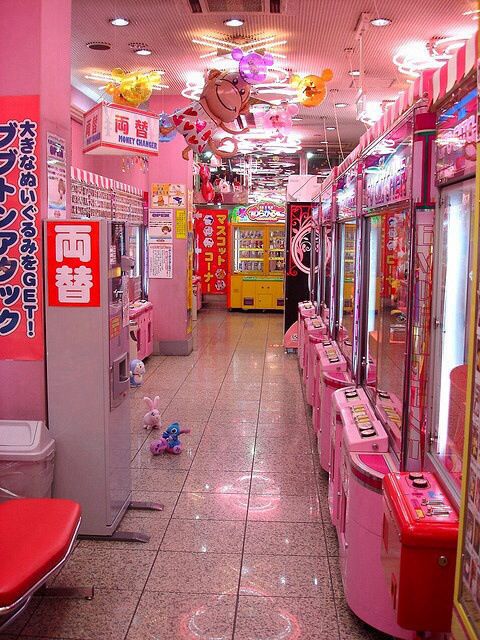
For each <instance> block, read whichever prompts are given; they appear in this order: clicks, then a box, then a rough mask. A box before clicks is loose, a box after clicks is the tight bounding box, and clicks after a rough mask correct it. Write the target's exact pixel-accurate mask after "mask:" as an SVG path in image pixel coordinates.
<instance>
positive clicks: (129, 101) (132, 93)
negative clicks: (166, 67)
mask: <svg viewBox="0 0 480 640" xmlns="http://www.w3.org/2000/svg"><path fill="white" fill-rule="evenodd" d="M111 75H112V82H109V83H108V84H107V86H106V87H105V91H106V92H107V93H108V94H110V95H111V96H112V101H113V102H114V103H115V104H121V105H123V106H127V107H138V106H139V105H141V104H142V103H143V102H146V101H147V100H148V99H149V98H150V96H151V95H152V90H153V85H154V84H155V83H157V82H159V80H160V74H159V73H158V72H157V71H148V72H143V71H142V72H135V71H134V72H132V73H125V71H124V70H123V69H118V68H117V69H113V71H112V74H111Z"/></svg>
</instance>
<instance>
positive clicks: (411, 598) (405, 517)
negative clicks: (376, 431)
mask: <svg viewBox="0 0 480 640" xmlns="http://www.w3.org/2000/svg"><path fill="white" fill-rule="evenodd" d="M457 538H458V516H457V512H456V510H455V509H454V507H453V506H452V504H451V503H450V501H449V500H448V498H447V496H446V495H445V492H444V491H443V490H442V488H441V487H440V485H439V483H438V481H437V479H436V478H435V476H434V475H433V474H432V473H427V472H413V473H408V472H402V473H390V474H388V475H386V476H385V478H384V481H383V530H382V562H383V567H384V571H385V577H386V579H387V586H388V591H389V594H390V600H391V603H392V606H393V609H394V612H395V616H396V621H397V623H398V624H399V625H400V626H401V627H404V628H405V629H411V630H413V631H421V632H424V631H429V632H445V633H448V632H449V631H450V626H451V621H452V609H453V587H454V578H455V562H456V555H457Z"/></svg>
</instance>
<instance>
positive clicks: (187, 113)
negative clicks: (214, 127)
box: [184, 107, 198, 118]
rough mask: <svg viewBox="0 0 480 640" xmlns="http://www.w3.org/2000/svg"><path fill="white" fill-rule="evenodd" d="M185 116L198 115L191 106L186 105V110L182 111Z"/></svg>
mask: <svg viewBox="0 0 480 640" xmlns="http://www.w3.org/2000/svg"><path fill="white" fill-rule="evenodd" d="M184 113H185V115H186V116H192V117H193V118H195V116H198V113H197V112H196V111H195V109H192V107H188V109H187V110H186V111H184Z"/></svg>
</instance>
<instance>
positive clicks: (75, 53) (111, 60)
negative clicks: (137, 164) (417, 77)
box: [72, 0, 477, 149]
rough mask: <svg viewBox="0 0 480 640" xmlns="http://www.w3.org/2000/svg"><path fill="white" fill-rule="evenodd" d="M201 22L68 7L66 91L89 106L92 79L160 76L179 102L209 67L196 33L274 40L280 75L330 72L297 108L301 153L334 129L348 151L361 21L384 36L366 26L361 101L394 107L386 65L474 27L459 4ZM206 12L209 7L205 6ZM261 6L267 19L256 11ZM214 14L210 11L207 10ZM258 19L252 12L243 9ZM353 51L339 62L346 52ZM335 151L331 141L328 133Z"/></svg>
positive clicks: (138, 11) (399, 82)
mask: <svg viewBox="0 0 480 640" xmlns="http://www.w3.org/2000/svg"><path fill="white" fill-rule="evenodd" d="M198 2H199V4H200V5H201V6H202V7H203V9H204V13H200V14H194V13H192V10H191V7H190V3H189V2H188V0H73V29H72V33H73V36H72V39H73V41H72V83H73V85H74V86H75V87H77V88H78V89H80V90H82V91H84V92H87V93H88V94H89V95H90V96H91V97H97V98H98V99H99V98H100V97H101V95H102V92H101V90H99V86H100V85H101V83H99V82H95V81H92V80H87V79H85V75H86V74H88V73H89V72H91V71H93V70H103V71H111V69H112V68H113V67H122V68H124V69H125V70H126V71H130V70H137V69H148V70H150V69H163V70H164V71H165V75H164V76H163V80H162V82H164V83H165V84H167V85H169V87H170V88H169V89H167V90H164V91H165V92H166V93H169V94H179V93H180V92H181V90H182V89H183V88H184V86H185V79H186V75H187V73H188V72H189V71H204V70H205V68H206V67H207V65H208V59H203V60H202V59H200V55H202V54H203V53H206V52H207V51H208V49H206V48H205V47H203V46H202V45H198V44H193V43H192V42H191V40H192V38H194V37H199V36H202V35H205V34H209V35H213V36H216V37H221V38H224V37H225V36H230V37H236V36H238V37H240V38H251V37H257V38H260V37H267V36H271V35H276V36H278V37H279V38H281V39H286V40H287V41H288V42H287V44H286V45H284V46H281V47H279V48H277V49H276V51H278V52H279V53H283V54H285V55H286V56H287V58H286V61H285V66H286V67H287V68H288V69H290V70H292V71H293V72H298V73H302V72H303V73H306V72H311V73H318V72H320V71H321V70H322V69H323V68H325V67H330V68H331V69H332V70H333V72H334V79H333V81H332V82H331V83H329V93H328V96H327V99H326V100H325V102H324V103H323V104H322V105H321V106H319V107H315V108H312V109H306V108H302V109H301V111H300V116H301V117H302V118H303V119H302V121H300V122H298V123H297V124H296V125H295V132H296V133H298V134H299V135H300V136H301V137H302V138H303V142H304V146H305V144H306V145H309V146H312V147H315V146H316V145H317V143H318V142H320V141H321V140H323V139H324V129H323V122H325V123H326V125H327V126H330V125H333V126H335V124H336V123H335V111H336V112H337V118H338V130H339V133H340V136H341V139H342V142H343V143H344V144H345V147H346V148H347V149H351V148H352V146H353V145H354V144H356V142H357V141H358V138H359V137H360V135H361V134H362V133H364V131H365V125H363V124H362V123H359V122H357V121H356V120H355V106H354V102H355V97H356V87H355V85H354V83H353V82H352V78H351V77H350V76H349V75H348V71H349V69H350V64H352V65H353V67H357V66H358V43H357V42H356V40H355V27H356V25H357V21H358V19H359V16H360V14H361V13H362V12H369V13H371V14H372V17H375V15H376V9H375V5H377V7H378V12H379V14H380V15H381V16H382V17H387V18H390V19H391V20H392V24H391V25H390V26H388V27H385V28H374V27H369V29H368V30H367V32H366V35H365V39H364V49H365V54H364V55H365V73H366V76H365V86H364V88H365V90H366V94H367V98H368V99H370V100H394V99H395V98H396V97H397V96H398V93H399V91H401V90H402V89H404V88H406V87H407V86H408V85H406V84H405V80H404V77H403V76H401V75H399V74H398V73H397V71H396V67H395V65H394V64H393V63H392V56H393V55H394V53H395V52H396V51H397V49H398V48H399V47H402V46H405V45H407V44H409V43H411V42H413V41H418V40H428V39H429V38H432V37H435V36H453V35H460V34H462V35H468V34H470V33H472V31H473V29H474V28H475V25H476V24H477V23H475V22H473V21H472V18H471V16H464V15H463V12H464V11H466V10H469V9H473V8H475V2H471V1H468V0H423V1H422V0H403V1H402V2H398V0H286V1H283V2H281V3H280V4H281V8H282V13H281V14H280V15H272V14H270V13H269V7H270V2H269V0H238V1H235V0H198ZM209 5H210V7H209ZM265 6H266V7H267V8H268V10H265ZM209 8H211V9H218V10H219V12H217V11H209ZM262 8H263V11H262V12H261V13H260V12H251V11H250V10H251V9H254V10H258V9H262ZM232 15H235V16H240V17H242V18H243V19H244V20H245V24H244V26H243V27H240V28H235V29H229V28H228V27H225V26H224V25H223V20H225V19H226V18H228V17H231V16H232ZM114 16H124V17H128V18H129V19H130V21H131V23H130V25H128V26H127V27H123V28H118V27H113V26H112V25H111V24H110V23H109V19H110V18H112V17H114ZM91 41H105V42H108V43H110V44H111V45H112V46H111V49H110V50H109V51H92V50H90V49H88V48H87V46H86V43H87V42H91ZM132 42H137V43H144V44H145V45H147V46H148V47H149V48H150V49H152V51H153V54H152V55H151V56H149V57H146V58H142V57H140V56H137V55H136V54H135V53H133V51H132V50H131V49H130V48H129V43H132ZM347 48H354V49H355V51H354V53H353V56H352V58H351V61H350V60H349V59H348V56H347V54H346V53H345V49H347ZM335 102H347V103H348V104H349V107H347V108H346V109H336V110H335V109H334V106H333V105H334V103H335ZM327 136H328V140H329V141H330V142H331V143H332V144H334V143H335V142H338V141H337V132H335V131H334V132H328V134H327Z"/></svg>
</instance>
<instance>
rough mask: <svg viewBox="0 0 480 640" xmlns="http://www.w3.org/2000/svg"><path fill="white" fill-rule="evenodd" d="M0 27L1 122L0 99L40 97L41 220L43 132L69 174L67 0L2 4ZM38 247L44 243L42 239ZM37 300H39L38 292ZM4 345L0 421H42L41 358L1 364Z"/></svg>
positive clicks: (43, 203)
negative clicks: (52, 138) (60, 145)
mask: <svg viewBox="0 0 480 640" xmlns="http://www.w3.org/2000/svg"><path fill="white" fill-rule="evenodd" d="M0 23H1V24H3V25H5V28H4V29H3V33H2V37H1V38H0V60H1V67H2V73H1V76H2V82H1V83H0V119H1V118H2V115H3V114H2V106H3V105H2V100H3V104H5V103H7V101H5V100H4V97H5V96H11V97H12V98H11V101H10V100H9V101H8V103H7V106H8V107H9V106H10V105H11V104H12V103H13V102H14V101H15V97H17V96H18V97H20V96H39V103H40V117H39V127H38V136H37V144H38V148H37V151H38V173H39V186H40V201H39V203H38V210H39V214H38V215H41V216H42V217H45V216H46V211H47V179H46V166H47V165H46V137H47V132H48V133H53V134H55V135H57V136H59V137H61V138H64V139H65V141H66V159H67V180H68V175H69V166H70V66H71V65H70V46H71V42H70V41H71V0H2V1H1V3H0ZM68 187H69V185H68V184H67V197H66V201H67V203H68V202H69V199H70V197H69V195H68V194H69V189H68ZM67 206H68V205H67ZM38 243H39V245H41V243H42V238H41V236H39V238H38ZM38 295H39V300H41V299H42V297H43V293H42V290H41V288H40V290H39V291H38ZM39 325H40V326H38V328H37V330H38V331H39V332H40V334H41V339H42V340H43V337H44V336H43V327H42V326H41V323H39ZM68 330H69V329H68V328H66V329H65V336H63V337H61V339H68ZM71 330H74V328H73V327H72V328H71ZM37 335H38V332H37ZM59 339H60V337H59ZM6 340H9V337H8V336H7V337H0V419H45V418H46V401H45V395H46V394H45V386H46V384H45V360H44V357H42V358H41V359H36V360H28V359H24V360H15V359H2V358H4V354H5V353H6V351H7V349H6V347H5V349H3V348H2V347H3V345H6V343H5V342H3V344H2V341H6ZM27 357H28V353H27Z"/></svg>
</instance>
